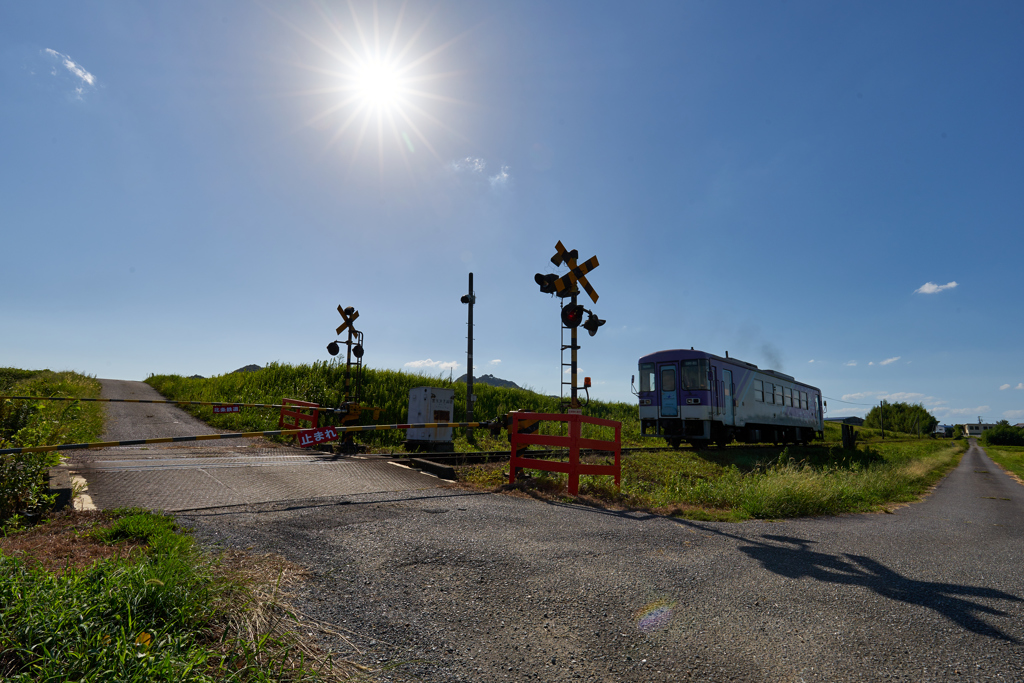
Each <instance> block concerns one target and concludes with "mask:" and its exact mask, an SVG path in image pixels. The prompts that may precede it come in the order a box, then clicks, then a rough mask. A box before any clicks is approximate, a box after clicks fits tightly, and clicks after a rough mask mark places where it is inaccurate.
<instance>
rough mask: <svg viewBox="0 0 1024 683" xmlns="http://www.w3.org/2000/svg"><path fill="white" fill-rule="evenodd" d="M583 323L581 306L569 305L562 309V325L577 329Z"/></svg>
mask: <svg viewBox="0 0 1024 683" xmlns="http://www.w3.org/2000/svg"><path fill="white" fill-rule="evenodd" d="M581 322H583V306H582V305H581V304H576V305H575V306H574V305H572V304H569V305H568V306H566V307H565V308H563V309H562V324H563V325H565V326H566V327H570V328H572V327H579V326H580V323H581Z"/></svg>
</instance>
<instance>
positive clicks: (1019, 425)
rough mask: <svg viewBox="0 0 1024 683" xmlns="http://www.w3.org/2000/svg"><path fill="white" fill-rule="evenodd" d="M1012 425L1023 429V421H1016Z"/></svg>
mask: <svg viewBox="0 0 1024 683" xmlns="http://www.w3.org/2000/svg"><path fill="white" fill-rule="evenodd" d="M1013 426H1014V427H1016V428H1017V429H1024V422H1018V423H1017V424H1015V425H1013Z"/></svg>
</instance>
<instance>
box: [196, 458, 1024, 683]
mask: <svg viewBox="0 0 1024 683" xmlns="http://www.w3.org/2000/svg"><path fill="white" fill-rule="evenodd" d="M1022 513H1024V487H1021V486H1020V485H1019V484H1017V483H1016V482H1014V481H1013V480H1011V479H1010V478H1009V477H1008V476H1007V475H1005V474H1004V473H1003V472H1002V471H1001V470H1000V469H999V468H998V467H997V466H995V465H994V464H993V463H992V462H991V461H990V460H989V459H988V458H987V457H986V456H985V455H984V453H983V452H982V450H981V449H979V448H977V447H972V448H971V449H970V451H969V452H968V453H967V454H966V455H965V456H964V458H963V460H962V462H961V464H960V466H959V467H958V468H957V469H956V470H955V471H954V472H952V473H951V474H950V475H949V476H948V477H947V478H946V479H945V480H943V481H942V482H941V483H940V485H939V486H938V487H937V488H936V489H935V491H934V492H933V493H932V494H931V495H930V496H929V497H928V498H927V499H926V500H924V501H923V502H921V503H918V504H914V505H910V506H906V507H903V508H900V509H897V510H895V511H894V513H893V514H874V515H849V516H842V517H828V518H814V519H801V520H792V521H781V522H749V523H743V524H724V523H696V522H687V521H681V520H674V519H668V518H664V517H657V516H652V515H646V514H642V513H614V512H607V511H601V510H595V509H592V508H586V507H580V506H576V505H569V504H557V503H548V502H541V501H537V500H534V499H531V498H526V497H515V496H513V495H503V494H480V493H469V492H466V491H461V490H458V489H453V488H434V489H429V490H422V491H415V492H404V493H387V494H364V495H353V496H339V497H337V498H336V499H333V500H331V499H320V500H316V501H301V500H295V501H292V502H291V503H288V504H276V505H262V506H260V505H249V506H245V507H238V508H225V509H219V510H210V511H206V512H198V513H191V514H188V515H183V516H179V518H180V519H182V520H183V521H185V522H186V523H188V524H191V525H192V526H194V527H195V529H196V531H197V534H198V535H199V537H200V538H201V539H202V540H203V541H204V542H205V543H207V544H209V545H211V546H213V547H216V546H217V545H223V546H230V547H239V548H250V549H253V550H256V551H264V552H273V553H278V554H281V555H283V556H285V557H286V558H288V559H290V560H292V561H294V562H297V563H299V564H302V565H304V566H306V567H308V568H309V569H310V571H311V576H310V579H309V580H308V581H307V583H306V584H305V585H304V586H303V587H302V588H301V596H300V601H299V606H300V607H301V608H302V609H303V610H304V611H306V612H307V613H308V614H309V615H310V616H311V617H313V618H315V619H318V620H322V621H327V622H331V623H333V624H337V625H339V626H340V627H341V628H343V629H346V631H345V633H347V635H348V636H349V637H350V638H351V639H352V640H353V642H354V643H355V645H357V646H358V647H359V652H358V653H356V652H353V651H352V650H350V649H349V647H348V645H347V644H346V643H344V642H343V641H341V640H340V639H332V638H331V637H329V636H323V641H322V642H323V644H324V646H325V647H331V648H336V649H337V650H338V651H339V652H342V653H344V654H345V656H347V657H350V658H353V659H356V660H357V661H362V662H363V663H364V664H366V665H369V666H373V667H377V668H378V669H380V673H379V674H377V676H378V678H379V679H380V680H396V681H397V680H410V681H411V680H419V681H607V682H612V681H615V682H621V681H638V682H639V681H681V680H695V681H772V682H774V681H787V682H788V681H792V682H794V683H795V682H800V681H915V682H916V681H990V680H995V681H1024V645H1022V642H1024V572H1022V560H1024V552H1022V551H1024V540H1022V539H1024V521H1022V520H1024V514H1022Z"/></svg>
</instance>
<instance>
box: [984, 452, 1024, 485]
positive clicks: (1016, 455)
mask: <svg viewBox="0 0 1024 683" xmlns="http://www.w3.org/2000/svg"><path fill="white" fill-rule="evenodd" d="M985 452H986V453H988V457H990V458H992V459H993V460H995V461H996V462H997V463H999V464H1000V465H1002V466H1003V467H1004V468H1006V469H1007V470H1009V471H1010V472H1013V473H1014V474H1016V475H1017V476H1018V477H1020V478H1021V479H1022V480H1024V446H985Z"/></svg>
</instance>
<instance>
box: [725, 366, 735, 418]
mask: <svg viewBox="0 0 1024 683" xmlns="http://www.w3.org/2000/svg"><path fill="white" fill-rule="evenodd" d="M722 386H723V387H724V391H723V392H722V393H723V394H725V424H727V425H731V424H732V423H733V418H734V410H733V408H734V406H733V401H732V395H733V394H734V393H736V387H734V386H733V385H732V370H722Z"/></svg>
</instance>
